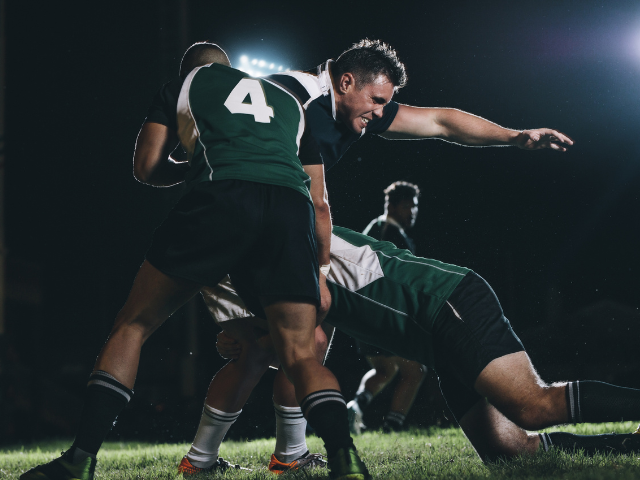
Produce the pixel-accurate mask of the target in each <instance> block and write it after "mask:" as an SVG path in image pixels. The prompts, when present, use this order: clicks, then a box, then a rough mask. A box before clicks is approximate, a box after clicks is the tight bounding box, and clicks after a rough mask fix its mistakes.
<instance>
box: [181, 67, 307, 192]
mask: <svg viewBox="0 0 640 480" xmlns="http://www.w3.org/2000/svg"><path fill="white" fill-rule="evenodd" d="M177 113H178V136H179V138H180V142H181V143H182V145H183V147H184V148H185V150H186V151H187V154H188V156H189V161H190V164H191V169H190V171H189V173H188V175H187V183H188V184H195V183H199V182H203V181H208V180H226V179H237V180H248V181H254V182H259V183H268V184H274V185H281V186H288V187H291V188H294V189H296V190H298V191H300V192H302V193H304V194H305V195H308V191H307V188H306V186H305V181H307V180H308V176H307V175H306V174H305V173H304V170H303V168H302V165H301V163H300V160H299V159H298V149H299V146H300V139H301V136H302V133H303V131H304V125H305V123H304V112H303V110H302V107H301V106H300V104H299V103H298V101H297V100H296V99H295V97H293V95H291V94H290V93H289V92H287V91H286V90H284V89H283V88H282V87H280V86H278V85H275V84H273V83H270V82H268V81H265V80H262V79H257V78H251V77H249V76H248V75H247V74H245V73H243V72H241V71H239V70H235V69H233V68H230V67H227V66H224V65H220V64H211V65H206V66H203V67H198V68H196V69H194V70H193V71H192V72H191V73H190V74H189V75H188V76H187V78H186V79H185V81H184V84H183V85H182V90H181V92H180V97H179V99H178V112H177Z"/></svg>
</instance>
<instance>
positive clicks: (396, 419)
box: [384, 410, 406, 430]
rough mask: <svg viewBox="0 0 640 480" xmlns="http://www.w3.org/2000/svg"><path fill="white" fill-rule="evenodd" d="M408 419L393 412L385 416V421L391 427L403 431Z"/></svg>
mask: <svg viewBox="0 0 640 480" xmlns="http://www.w3.org/2000/svg"><path fill="white" fill-rule="evenodd" d="M405 419H406V417H405V416H404V415H402V414H401V413H398V412H392V411H391V410H390V411H389V412H388V413H387V414H386V415H385V416H384V421H385V422H386V423H388V424H389V425H390V426H392V427H395V429H396V430H400V429H402V427H403V426H404V421H405Z"/></svg>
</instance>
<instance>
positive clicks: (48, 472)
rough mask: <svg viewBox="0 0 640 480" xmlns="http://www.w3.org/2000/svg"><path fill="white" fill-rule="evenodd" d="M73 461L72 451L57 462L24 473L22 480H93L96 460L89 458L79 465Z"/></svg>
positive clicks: (53, 461) (68, 451)
mask: <svg viewBox="0 0 640 480" xmlns="http://www.w3.org/2000/svg"><path fill="white" fill-rule="evenodd" d="M72 459H73V454H72V453H71V450H67V451H66V452H62V455H61V456H60V457H58V458H56V459H55V460H52V461H50V462H49V463H45V464H44V465H38V466H37V467H35V468H32V469H31V470H29V471H27V472H25V473H23V474H22V475H20V480H93V474H94V472H95V470H96V459H95V458H91V457H89V458H85V459H84V460H82V461H80V462H78V463H72V462H71V460H72Z"/></svg>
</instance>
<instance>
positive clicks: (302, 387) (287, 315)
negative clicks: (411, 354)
mask: <svg viewBox="0 0 640 480" xmlns="http://www.w3.org/2000/svg"><path fill="white" fill-rule="evenodd" d="M264 303H265V302H264V299H263V304H264ZM265 313H266V315H267V321H268V323H269V332H270V334H271V340H272V342H273V345H274V347H275V349H276V352H277V353H278V358H279V359H280V364H281V366H282V368H283V370H284V372H285V374H286V375H287V378H289V380H291V382H292V383H293V385H294V387H295V394H296V400H297V401H298V404H299V405H300V408H301V409H302V412H303V414H304V416H305V417H306V419H307V421H308V422H309V424H310V425H311V427H312V428H314V429H315V431H316V433H317V434H318V436H319V437H320V438H322V440H323V441H324V444H325V448H326V449H327V456H328V459H329V467H330V468H331V473H332V475H333V478H353V479H357V478H360V479H365V478H369V473H368V472H367V470H366V467H365V466H364V464H363V463H362V461H361V460H360V458H359V457H358V455H357V453H356V451H355V447H354V446H353V441H352V439H351V436H350V435H349V427H348V421H347V408H346V402H345V400H344V398H343V397H342V394H341V393H340V387H339V385H338V381H337V380H336V378H335V376H334V375H333V374H332V373H331V372H330V371H329V370H328V369H327V368H326V367H324V366H323V365H322V363H321V362H320V361H318V358H317V352H316V348H315V335H314V331H315V327H316V308H315V305H313V304H310V303H306V302H292V301H288V302H287V301H277V302H274V303H270V304H269V305H268V306H266V307H265Z"/></svg>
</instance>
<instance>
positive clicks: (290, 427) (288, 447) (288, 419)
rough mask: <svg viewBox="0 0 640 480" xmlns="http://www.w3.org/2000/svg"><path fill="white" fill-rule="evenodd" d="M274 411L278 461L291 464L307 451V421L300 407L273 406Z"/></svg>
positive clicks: (275, 452)
mask: <svg viewBox="0 0 640 480" xmlns="http://www.w3.org/2000/svg"><path fill="white" fill-rule="evenodd" d="M273 408H274V409H275V411H276V449H275V451H274V452H273V453H274V454H275V456H276V458H277V459H278V460H280V461H281V462H284V463H291V462H293V461H294V460H295V459H296V458H299V457H300V456H302V455H304V454H305V453H306V452H307V450H309V449H308V448H307V439H306V438H305V434H306V430H307V420H306V419H305V418H304V416H303V415H302V410H301V409H300V407H283V406H282V405H276V404H275V403H274V404H273Z"/></svg>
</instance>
